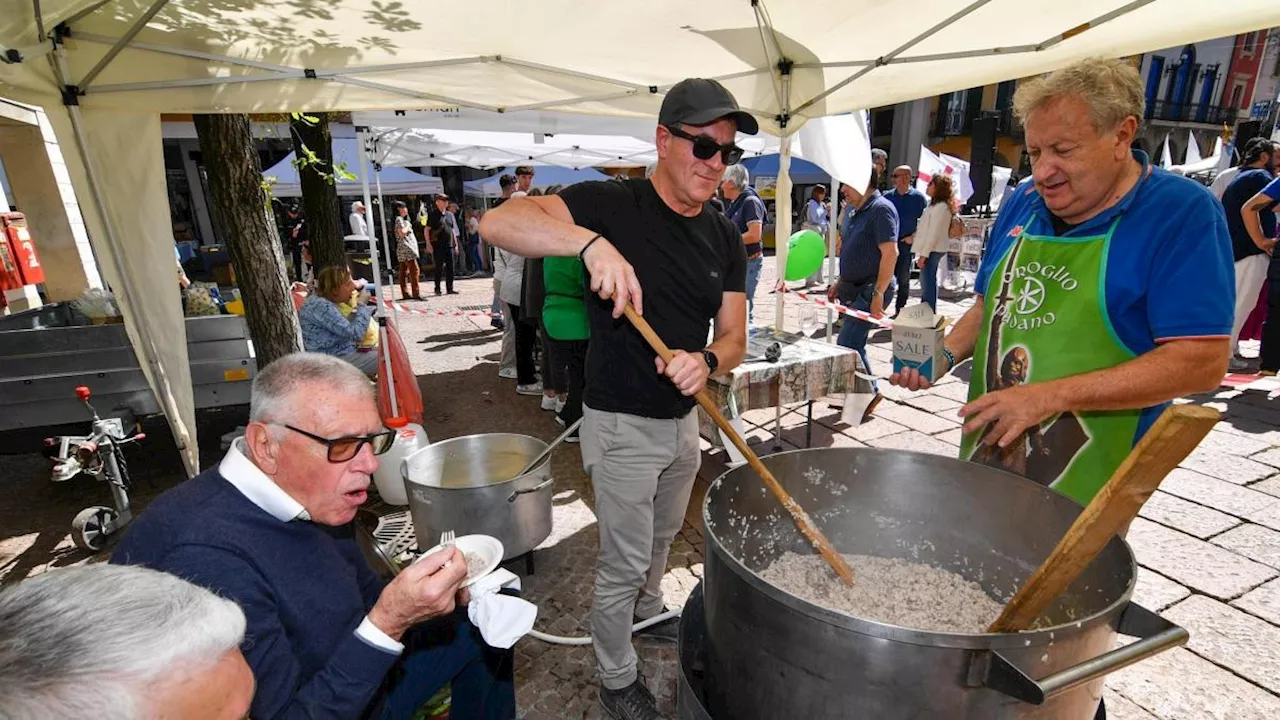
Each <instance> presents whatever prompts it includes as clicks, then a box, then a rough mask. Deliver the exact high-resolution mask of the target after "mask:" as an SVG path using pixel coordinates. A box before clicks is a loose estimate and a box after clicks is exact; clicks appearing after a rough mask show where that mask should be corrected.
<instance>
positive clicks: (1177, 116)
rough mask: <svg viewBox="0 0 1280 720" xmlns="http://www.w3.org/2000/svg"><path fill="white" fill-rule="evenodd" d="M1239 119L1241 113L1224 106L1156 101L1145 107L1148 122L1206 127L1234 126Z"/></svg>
mask: <svg viewBox="0 0 1280 720" xmlns="http://www.w3.org/2000/svg"><path fill="white" fill-rule="evenodd" d="M1240 117H1241V112H1240V111H1239V110H1237V109H1236V108H1233V107H1228V106H1224V105H1206V104H1200V103H1176V102H1165V101H1163V100H1157V101H1155V102H1153V103H1151V104H1150V105H1148V106H1147V119H1148V120H1164V121H1166V122H1191V123H1204V124H1206V125H1222V124H1224V123H1225V124H1227V125H1234V124H1235V122H1236V121H1237V120H1239V119H1240Z"/></svg>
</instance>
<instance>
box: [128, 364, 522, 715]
mask: <svg viewBox="0 0 1280 720" xmlns="http://www.w3.org/2000/svg"><path fill="white" fill-rule="evenodd" d="M371 387H372V386H371V385H370V383H369V382H368V380H366V379H365V377H364V375H363V374H361V373H360V371H359V370H357V369H355V368H354V367H353V366H351V365H350V364H348V363H345V362H343V361H341V360H339V359H337V358H334V357H331V356H328V355H317V354H314V353H297V354H294V355H287V356H285V357H283V358H280V359H278V360H276V361H275V362H273V363H271V364H270V365H268V366H267V367H266V368H264V369H263V370H262V371H261V372H259V373H258V376H257V377H256V378H255V379H254V382H253V394H252V397H251V400H250V409H249V425H248V426H247V428H246V429H245V435H244V437H243V438H241V439H238V440H236V441H235V442H234V443H233V444H232V446H231V448H230V450H228V452H227V455H226V457H224V458H223V460H222V462H221V463H219V465H218V466H217V467H214V468H210V469H209V470H206V471H205V472H203V473H201V474H200V475H199V476H197V477H195V478H193V479H191V480H189V481H187V482H185V483H183V484H182V485H179V486H178V487H176V488H174V489H172V490H169V491H168V492H166V493H164V494H163V495H161V496H160V497H159V498H157V499H156V500H155V501H154V502H152V503H151V505H150V506H148V507H147V510H146V512H144V513H142V516H141V517H139V518H138V519H137V520H136V521H134V523H133V526H132V527H131V528H130V529H129V531H128V532H127V533H126V534H125V536H124V538H123V539H122V540H121V542H120V545H119V547H118V548H117V549H116V551H115V553H114V554H113V555H112V557H111V562H113V563H119V564H130V565H145V566H148V567H152V568H156V569H159V570H165V571H167V572H171V573H173V574H175V575H178V576H179V577H182V578H185V579H187V580H190V581H191V582H194V583H196V584H197V585H202V586H204V587H207V588H209V589H211V590H213V591H214V592H217V593H218V594H220V595H222V596H224V597H227V598H230V599H232V600H235V601H236V602H237V603H239V604H240V606H241V607H242V608H244V611H245V615H246V617H247V619H248V629H247V632H246V635H245V641H244V645H243V650H244V654H245V657H246V658H247V659H248V661H249V665H250V667H252V668H253V674H254V678H255V679H256V681H257V686H258V690H257V695H256V696H255V697H254V700H253V708H252V712H253V717H254V718H255V720H274V719H282V718H353V719H354V718H364V717H368V718H382V719H384V720H392V719H399V718H404V719H405V720H408V719H409V718H412V717H413V715H414V713H415V712H416V711H417V709H418V708H419V707H420V706H421V705H422V704H423V703H425V702H426V701H427V700H428V699H429V698H431V696H432V695H433V694H435V693H436V692H437V691H438V690H439V689H440V688H442V687H444V686H445V685H446V684H448V685H450V686H451V691H452V698H453V705H452V707H453V716H454V717H457V718H469V719H470V718H482V719H491V720H498V719H500V718H501V719H506V718H512V717H514V716H515V689H514V685H513V681H512V655H511V653H510V651H502V650H495V649H493V648H490V647H488V646H486V645H485V644H484V642H483V640H482V639H481V637H480V635H479V633H478V631H477V630H476V629H475V628H474V627H473V626H472V625H471V624H470V622H469V621H468V620H467V615H466V609H465V605H466V604H467V601H468V597H467V593H466V591H465V590H462V589H461V588H462V582H463V580H465V579H466V576H467V568H466V562H465V560H464V559H463V556H462V554H461V553H460V552H458V550H457V549H456V548H450V549H448V550H444V551H441V552H437V553H434V554H433V555H429V556H427V557H426V558H424V559H422V560H420V561H418V562H416V563H414V564H412V565H410V566H408V567H407V568H405V569H404V570H403V571H402V572H401V573H400V574H399V575H397V576H396V577H395V579H393V580H391V581H390V582H389V583H388V582H386V581H384V580H382V579H380V578H379V577H378V575H377V574H376V573H375V572H374V571H373V569H372V568H371V567H370V566H369V563H368V562H367V561H366V560H365V559H364V557H363V555H362V554H361V552H360V549H359V548H358V547H357V545H356V540H355V536H354V533H353V527H352V520H353V519H354V518H355V515H356V511H357V510H358V509H359V508H360V506H361V505H362V504H363V503H364V502H365V500H366V498H367V494H368V493H367V491H368V487H369V478H370V474H371V473H372V472H373V471H374V470H375V469H376V468H377V467H378V458H377V456H378V455H380V454H382V453H384V452H386V451H387V450H388V449H390V447H391V443H392V442H393V440H394V437H395V433H394V432H393V431H391V430H388V429H387V428H385V427H383V425H382V420H381V418H380V417H379V415H378V409H377V407H376V406H375V404H374V400H373V393H372V390H371Z"/></svg>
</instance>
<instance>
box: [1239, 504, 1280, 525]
mask: <svg viewBox="0 0 1280 720" xmlns="http://www.w3.org/2000/svg"><path fill="white" fill-rule="evenodd" d="M1245 519H1246V520H1252V521H1254V522H1256V523H1258V524H1259V525H1265V526H1267V527H1269V528H1271V529H1272V530H1280V502H1277V503H1273V504H1272V505H1269V506H1267V507H1265V508H1263V509H1261V510H1258V511H1255V512H1251V513H1249V514H1248V515H1245Z"/></svg>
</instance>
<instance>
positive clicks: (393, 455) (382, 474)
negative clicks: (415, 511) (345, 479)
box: [373, 417, 431, 505]
mask: <svg viewBox="0 0 1280 720" xmlns="http://www.w3.org/2000/svg"><path fill="white" fill-rule="evenodd" d="M386 422H387V427H388V428H391V429H392V430H395V431H396V441H395V442H394V443H392V444H391V449H390V450H388V451H386V452H385V453H383V454H381V455H379V456H378V469H377V470H374V471H373V483H374V485H377V486H378V494H379V495H381V496H382V501H383V502H385V503H387V504H388V505H408V504H409V495H408V493H407V492H406V491H405V487H404V478H402V477H400V465H401V464H402V463H403V462H404V459H405V458H406V457H408V456H409V455H410V454H412V453H413V452H414V451H416V450H418V449H420V448H424V447H426V446H428V445H430V444H431V441H430V440H428V439H427V431H426V430H424V429H423V428H422V426H421V425H419V424H417V423H411V422H409V421H408V420H407V419H405V418H402V417H394V418H388V419H387V421H386Z"/></svg>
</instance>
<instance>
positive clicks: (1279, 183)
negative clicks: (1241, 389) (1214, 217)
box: [1223, 173, 1280, 375]
mask: <svg viewBox="0 0 1280 720" xmlns="http://www.w3.org/2000/svg"><path fill="white" fill-rule="evenodd" d="M1242 174H1243V173H1242ZM1228 189H1229V188H1228ZM1225 198H1226V195H1225V194H1224V195H1223V199H1224V200H1225ZM1277 201H1280V179H1277V180H1272V181H1270V182H1268V183H1267V184H1266V186H1265V187H1263V188H1262V189H1261V190H1259V191H1258V192H1257V194H1255V195H1254V196H1253V197H1251V198H1249V200H1248V202H1246V203H1245V204H1244V206H1243V207H1241V208H1240V219H1241V221H1243V223H1244V227H1245V232H1246V233H1247V234H1248V235H1249V239H1250V240H1252V241H1253V243H1254V244H1255V245H1256V246H1258V247H1270V248H1271V249H1272V250H1273V251H1274V249H1275V244H1276V241H1275V236H1276V215H1275V210H1276V202H1277ZM1227 219H1228V220H1229V219H1230V216H1228V218H1227ZM1270 255H1271V260H1270V262H1268V263H1267V281H1268V285H1267V319H1266V320H1265V321H1264V322H1263V323H1262V353H1261V357H1262V370H1261V374H1263V375H1275V374H1276V373H1277V372H1280V260H1276V257H1275V253H1274V252H1272V253H1270ZM1236 305H1237V306H1239V301H1238V300H1237V302H1236ZM1232 339H1233V340H1235V339H1236V338H1234V337H1233V338H1232ZM1232 360H1235V358H1234V357H1232Z"/></svg>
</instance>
